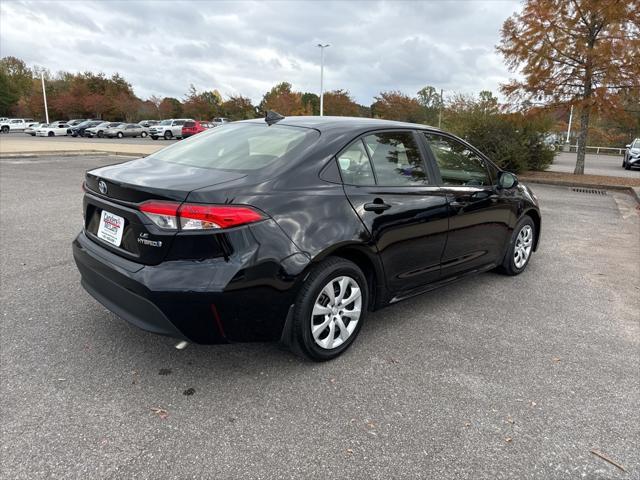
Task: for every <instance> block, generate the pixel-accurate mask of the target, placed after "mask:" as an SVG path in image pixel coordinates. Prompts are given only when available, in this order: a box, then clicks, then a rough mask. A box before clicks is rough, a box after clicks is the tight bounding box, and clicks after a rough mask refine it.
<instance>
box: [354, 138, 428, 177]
mask: <svg viewBox="0 0 640 480" xmlns="http://www.w3.org/2000/svg"><path fill="white" fill-rule="evenodd" d="M363 140H364V144H365V146H366V148H367V151H368V152H369V155H370V157H371V162H372V163H373V168H374V170H375V174H376V179H377V183H378V185H383V186H399V187H406V186H419V185H427V184H428V183H429V179H428V177H427V175H426V173H425V169H424V165H423V162H422V157H421V156H420V151H419V150H418V145H417V143H416V141H415V138H414V136H413V133H412V132H381V133H377V134H375V135H368V136H366V137H364V139H363Z"/></svg>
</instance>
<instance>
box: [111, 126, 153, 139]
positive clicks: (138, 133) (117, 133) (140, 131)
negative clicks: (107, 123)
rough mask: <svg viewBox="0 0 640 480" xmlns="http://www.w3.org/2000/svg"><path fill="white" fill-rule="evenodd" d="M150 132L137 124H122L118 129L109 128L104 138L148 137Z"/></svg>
mask: <svg viewBox="0 0 640 480" xmlns="http://www.w3.org/2000/svg"><path fill="white" fill-rule="evenodd" d="M148 134H149V133H148V131H147V129H146V128H145V127H142V126H140V125H138V124H137V123H122V124H120V125H118V126H117V127H113V128H108V129H107V130H105V131H104V136H105V137H107V138H113V137H117V138H123V137H133V138H136V137H143V138H144V137H146V136H147V135H148Z"/></svg>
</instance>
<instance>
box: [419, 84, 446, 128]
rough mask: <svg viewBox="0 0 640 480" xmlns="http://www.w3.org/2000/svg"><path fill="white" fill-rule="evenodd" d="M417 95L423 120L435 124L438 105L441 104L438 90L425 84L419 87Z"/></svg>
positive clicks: (438, 112) (436, 122)
mask: <svg viewBox="0 0 640 480" xmlns="http://www.w3.org/2000/svg"><path fill="white" fill-rule="evenodd" d="M417 95H418V102H419V103H420V105H422V108H423V109H424V118H425V122H426V123H427V124H429V125H437V124H438V116H439V114H440V107H441V105H442V99H441V98H440V92H438V91H437V90H436V89H435V87H432V86H431V85H427V86H426V87H424V88H421V89H420V90H419V91H418V93H417Z"/></svg>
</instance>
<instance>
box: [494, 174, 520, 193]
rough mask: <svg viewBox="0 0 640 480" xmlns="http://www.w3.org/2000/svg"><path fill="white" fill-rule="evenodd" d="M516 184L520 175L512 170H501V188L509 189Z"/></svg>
mask: <svg viewBox="0 0 640 480" xmlns="http://www.w3.org/2000/svg"><path fill="white" fill-rule="evenodd" d="M516 185H518V177H516V176H515V175H514V174H513V173H510V172H500V177H499V178H498V186H499V187H500V188H505V189H509V188H513V187H515V186H516Z"/></svg>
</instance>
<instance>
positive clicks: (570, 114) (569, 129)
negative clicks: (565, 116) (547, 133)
mask: <svg viewBox="0 0 640 480" xmlns="http://www.w3.org/2000/svg"><path fill="white" fill-rule="evenodd" d="M572 121H573V105H571V112H569V126H567V141H566V142H565V143H569V136H570V135H571V122H572Z"/></svg>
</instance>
